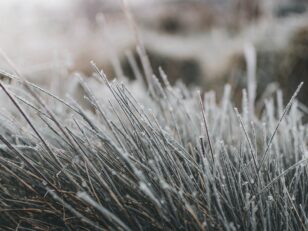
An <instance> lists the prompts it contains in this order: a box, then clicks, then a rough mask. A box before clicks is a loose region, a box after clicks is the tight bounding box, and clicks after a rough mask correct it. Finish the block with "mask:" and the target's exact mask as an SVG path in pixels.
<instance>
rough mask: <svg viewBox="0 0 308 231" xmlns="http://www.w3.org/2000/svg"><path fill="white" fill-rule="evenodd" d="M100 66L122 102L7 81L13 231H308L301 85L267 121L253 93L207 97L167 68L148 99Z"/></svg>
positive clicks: (267, 110) (4, 155) (5, 179)
mask: <svg viewBox="0 0 308 231" xmlns="http://www.w3.org/2000/svg"><path fill="white" fill-rule="evenodd" d="M94 68H95V70H96V72H97V77H98V78H99V79H100V80H102V82H103V83H102V84H103V85H104V86H105V88H104V89H106V88H108V91H109V93H111V95H112V98H110V99H109V98H107V99H106V98H104V97H101V96H102V95H103V96H105V95H107V94H106V92H97V91H92V90H91V88H90V86H88V85H87V81H86V80H81V83H80V84H81V85H82V86H83V88H84V89H85V92H86V95H85V98H86V100H87V101H88V102H89V103H90V104H91V105H92V107H93V110H85V109H83V107H82V106H81V105H80V104H79V103H78V102H77V101H76V100H74V99H73V98H70V97H68V98H66V99H60V98H58V97H57V96H55V95H53V94H50V93H49V92H47V91H45V90H43V89H41V88H39V87H37V86H36V85H34V84H31V83H29V82H25V81H21V80H18V77H17V76H14V75H8V74H7V73H2V74H4V75H6V76H8V77H10V78H14V79H16V81H17V82H20V84H19V85H16V86H15V87H14V86H12V85H8V84H4V83H0V86H1V88H2V91H3V92H4V93H5V94H6V96H7V102H8V103H7V106H9V104H12V106H15V108H16V110H17V111H14V113H13V114H12V113H10V112H6V111H3V110H2V111H1V116H0V127H1V129H0V140H1V142H0V176H1V177H0V188H1V190H0V217H1V219H0V227H1V229H3V230H90V229H92V230H105V229H107V230H166V229H167V230H304V229H307V228H308V218H307V216H308V203H307V199H308V183H307V180H306V179H307V162H306V161H307V155H308V150H307V140H308V129H307V128H308V127H307V124H303V123H302V120H301V117H302V116H303V113H304V112H302V111H301V110H300V108H299V107H298V105H299V104H298V102H297V101H296V100H295V97H296V95H297V93H298V91H299V89H300V87H299V88H298V89H297V91H296V92H295V94H294V96H293V97H292V99H291V100H290V102H289V103H288V104H287V106H286V108H285V109H284V108H283V102H282V101H283V100H282V95H281V93H280V92H278V93H277V98H275V99H270V100H267V101H266V102H265V104H264V110H263V113H262V115H261V116H260V117H257V116H255V115H254V114H251V113H252V112H253V110H252V109H251V105H250V106H249V105H248V104H249V103H251V102H250V101H249V99H248V98H247V96H246V93H245V91H244V94H243V104H242V109H241V110H240V111H241V112H238V110H237V109H236V110H235V109H234V108H233V104H232V101H231V100H230V98H231V96H230V94H231V89H230V87H229V86H226V87H225V91H224V95H223V97H222V99H221V101H220V102H218V103H217V102H216V101H217V100H216V98H215V93H213V92H208V93H206V94H205V95H204V96H202V97H201V100H200V94H199V93H198V92H197V91H195V90H192V89H187V88H186V87H184V86H183V85H182V84H180V83H178V84H177V85H176V86H174V87H172V86H170V84H169V83H168V81H167V78H166V76H165V74H164V73H163V72H162V71H161V78H162V83H160V82H159V81H158V80H157V79H156V78H155V77H152V78H150V79H148V86H149V87H148V89H149V90H146V89H145V88H144V89H143V91H142V94H143V98H142V99H141V102H140V101H137V100H136V99H135V98H134V96H133V94H132V93H131V92H130V90H129V89H128V88H127V87H126V85H125V84H123V83H121V82H119V81H113V82H109V81H108V80H107V78H106V76H105V75H104V73H103V72H102V71H100V70H98V69H97V68H96V66H94ZM137 81H141V80H140V79H139V80H137ZM128 86H129V85H128ZM200 102H201V104H200Z"/></svg>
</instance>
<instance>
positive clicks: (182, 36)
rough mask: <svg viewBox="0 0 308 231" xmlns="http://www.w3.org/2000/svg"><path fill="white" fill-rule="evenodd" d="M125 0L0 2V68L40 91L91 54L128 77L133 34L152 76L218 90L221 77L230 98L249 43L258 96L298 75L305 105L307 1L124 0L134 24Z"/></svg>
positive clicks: (86, 64)
mask: <svg viewBox="0 0 308 231" xmlns="http://www.w3.org/2000/svg"><path fill="white" fill-rule="evenodd" d="M124 5H125V4H124ZM124 5H123V2H122V1H120V0H53V1H47V0H27V1H23V0H1V1H0V49H1V53H2V56H1V57H0V68H1V69H3V70H6V71H8V72H12V67H11V66H10V65H8V63H7V60H6V59H5V58H4V56H7V57H9V58H10V59H11V61H12V62H13V63H14V65H15V67H16V68H18V70H19V72H20V73H21V74H22V75H23V76H25V77H26V78H28V79H29V80H31V81H33V82H35V83H37V84H40V85H43V86H45V87H49V86H50V85H52V83H53V81H54V80H55V81H59V80H60V81H61V84H62V85H69V84H70V82H71V78H73V77H72V76H74V75H75V73H77V72H78V73H79V74H81V75H83V76H86V77H87V78H91V76H92V73H93V68H92V67H91V65H90V61H91V60H94V61H95V63H96V64H97V66H99V67H100V68H102V69H104V71H105V72H106V74H107V76H108V77H109V78H114V77H121V78H122V77H123V78H128V79H134V78H135V76H134V75H133V71H132V69H131V67H130V65H129V62H128V60H127V55H130V56H132V57H135V59H136V62H137V64H138V65H140V61H139V58H138V54H137V52H136V46H137V45H138V43H137V41H136V34H138V36H137V37H138V38H140V39H141V41H142V43H143V44H144V48H145V50H146V52H147V54H148V56H149V59H150V61H151V65H152V67H153V71H154V73H155V74H157V76H158V77H159V74H158V67H162V69H163V70H164V71H165V72H166V73H167V75H168V78H169V80H170V82H171V83H172V84H175V83H176V82H177V80H179V79H181V80H182V81H183V82H184V83H185V84H187V85H189V86H192V87H193V86H198V87H201V88H202V89H204V90H211V89H214V90H216V91H217V93H218V95H219V93H220V92H221V90H222V89H223V86H224V84H226V83H229V84H231V85H232V87H233V89H234V90H233V96H234V98H235V101H237V100H238V101H239V100H240V98H241V94H242V91H241V89H243V88H245V87H246V84H247V75H248V73H247V59H246V58H245V51H246V50H245V49H246V48H247V47H249V48H250V50H251V49H252V50H253V53H254V54H255V58H256V62H255V65H256V67H255V77H256V80H257V96H256V97H257V99H258V100H264V99H265V98H266V97H268V96H271V95H273V94H274V93H275V91H276V90H277V89H278V88H281V89H282V90H283V91H284V95H285V97H286V99H287V98H289V97H290V96H291V95H292V93H293V92H294V90H295V89H296V87H297V85H298V84H299V83H300V82H301V81H307V83H306V84H305V86H304V88H303V90H302V91H301V93H300V95H299V99H300V101H301V102H302V103H304V104H306V105H308V16H307V15H308V1H306V0H203V1H201V0H199V1H198V0H153V1H151V0H127V1H126V6H128V7H129V9H130V13H131V14H132V15H133V18H134V20H135V22H136V25H135V26H136V27H134V25H133V26H132V24H131V21H130V20H129V18H128V17H127V11H126V12H125V6H124ZM135 29H136V30H137V32H136V30H135ZM137 40H138V39H137ZM119 68H120V69H119ZM115 70H117V71H115ZM119 75H120V76H119ZM57 86H59V85H57Z"/></svg>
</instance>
